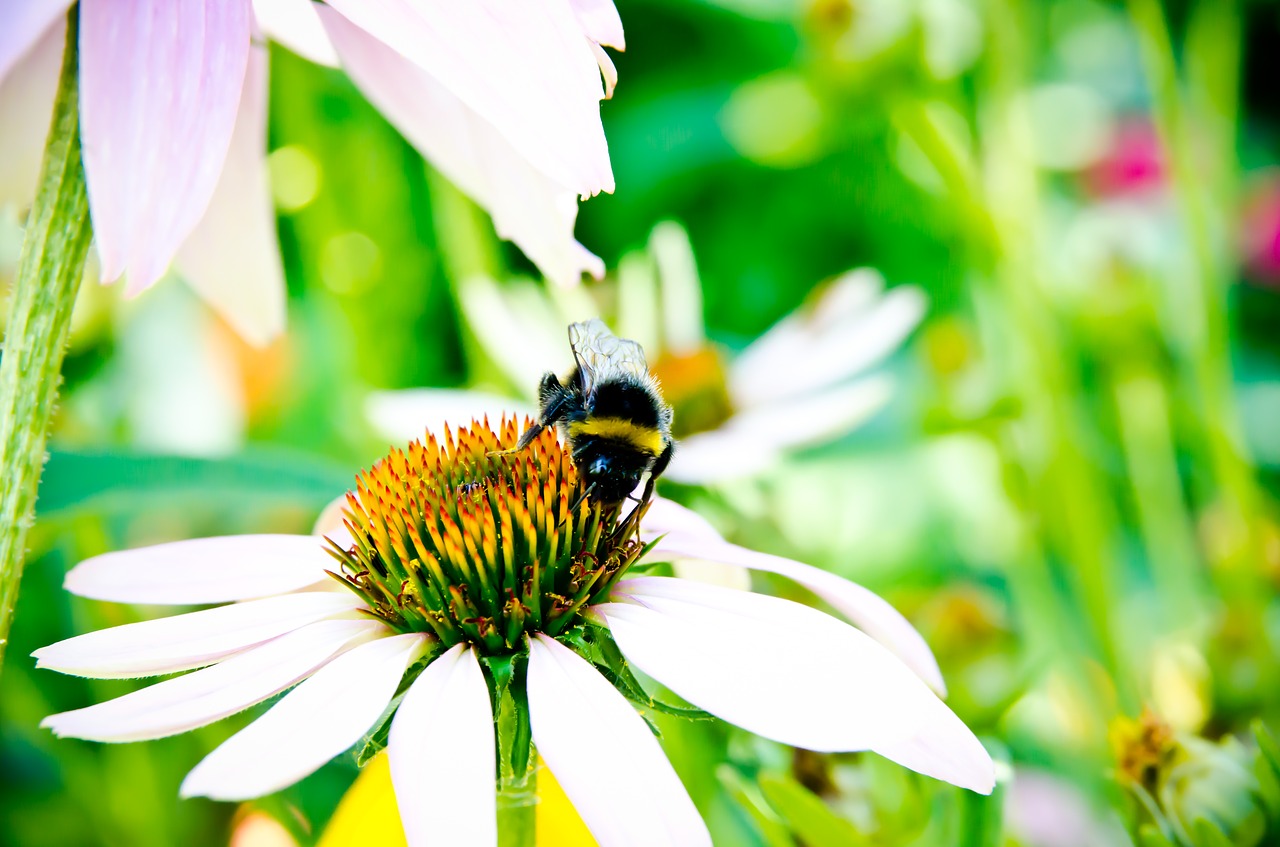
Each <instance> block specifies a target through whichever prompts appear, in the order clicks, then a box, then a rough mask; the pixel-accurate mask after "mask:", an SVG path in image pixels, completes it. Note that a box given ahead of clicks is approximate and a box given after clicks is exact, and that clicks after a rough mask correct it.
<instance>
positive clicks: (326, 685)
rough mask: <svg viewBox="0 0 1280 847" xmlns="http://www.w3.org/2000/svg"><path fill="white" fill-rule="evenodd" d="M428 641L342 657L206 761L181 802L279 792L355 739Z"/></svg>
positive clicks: (186, 784) (396, 642) (399, 638)
mask: <svg viewBox="0 0 1280 847" xmlns="http://www.w3.org/2000/svg"><path fill="white" fill-rule="evenodd" d="M426 639H427V636H425V635H417V634H411V635H393V636H390V637H388V638H379V639H378V640H376V641H372V642H370V643H368V644H361V645H360V646H359V647H356V648H355V649H353V650H351V651H349V652H346V653H343V654H342V655H341V656H339V657H338V658H336V659H334V660H333V661H331V662H329V663H328V664H327V665H325V666H324V667H322V668H320V670H318V671H316V672H315V674H313V675H312V676H311V677H310V678H308V679H307V680H306V681H304V682H303V683H302V684H301V685H299V686H298V687H297V688H295V689H293V690H292V691H290V692H289V693H288V694H286V695H285V696H284V698H283V699H281V700H280V702H278V703H276V704H275V705H274V706H272V707H271V709H270V710H269V711H268V712H267V713H266V714H265V715H263V716H262V717H260V718H258V719H257V720H256V721H254V722H253V723H251V724H249V725H248V726H247V727H245V728H244V729H242V730H240V731H239V732H237V733H236V734H235V735H233V736H231V737H230V738H228V739H227V740H226V741H224V742H223V743H222V745H221V746H220V747H218V748H217V749H216V750H214V751H213V752H212V753H210V754H209V755H208V756H205V758H204V760H203V761H202V762H200V764H198V765H196V766H195V768H194V769H192V771H191V773H189V774H187V778H186V779H185V780H183V782H182V789H181V793H182V796H183V797H210V798H212V799H214V800H248V799H251V798H253V797H261V796H263V795H264V794H270V793H271V792H273V791H279V790H280V789H281V788H284V787H285V786H287V785H292V784H293V783H295V782H297V781H298V780H300V779H302V778H303V777H305V776H308V775H309V774H311V773H313V772H314V771H316V770H317V769H318V768H319V767H320V766H321V765H323V764H324V763H325V762H327V761H329V760H330V759H332V758H333V757H334V756H336V755H338V754H339V753H341V752H342V751H343V750H346V749H347V748H348V747H350V746H351V745H352V744H355V743H356V742H357V741H359V740H360V736H361V735H363V734H364V733H365V732H367V731H368V730H369V728H370V727H371V726H373V724H374V722H375V721H376V720H377V719H378V717H379V715H381V714H382V712H383V711H384V710H385V709H386V708H387V705H388V704H389V703H390V702H391V698H392V697H393V696H395V693H396V687H397V686H398V685H399V684H400V679H401V677H403V676H404V672H405V670H407V669H408V667H409V665H411V664H413V662H414V661H415V660H416V659H417V658H418V657H419V656H421V655H422V652H423V650H424V649H425V647H426Z"/></svg>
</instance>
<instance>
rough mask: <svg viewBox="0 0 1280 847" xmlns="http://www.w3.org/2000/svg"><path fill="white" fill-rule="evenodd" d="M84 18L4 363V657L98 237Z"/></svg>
mask: <svg viewBox="0 0 1280 847" xmlns="http://www.w3.org/2000/svg"><path fill="white" fill-rule="evenodd" d="M78 21H79V12H78V7H72V9H71V11H70V12H68V13H67V41H66V47H65V48H64V52H63V58H62V76H61V78H60V80H59V82H58V96H57V100H56V101H55V103H54V109H53V123H52V125H51V126H50V129H49V139H48V142H47V143H46V146H45V153H44V164H43V166H42V169H41V173H40V188H39V191H38V193H37V194H36V199H35V203H34V205H33V206H32V207H31V213H30V215H29V216H28V219H27V233H26V240H25V241H24V242H23V245H22V257H21V259H20V261H19V264H18V276H17V279H16V280H15V281H14V284H13V296H12V299H11V300H10V303H9V321H8V325H7V326H6V327H5V336H4V338H5V344H4V356H3V358H2V359H0V478H3V479H4V481H5V482H4V485H3V486H0V660H3V658H4V647H5V645H6V644H7V643H8V636H9V623H10V621H11V620H12V619H13V606H14V603H15V602H16V601H17V599H18V584H19V582H20V581H21V579H22V565H23V559H24V557H25V555H26V539H27V530H28V528H29V527H30V525H31V520H32V515H33V514H34V511H35V502H36V490H37V488H38V486H39V484H40V472H41V470H42V469H43V467H44V459H45V452H44V448H45V438H46V436H47V433H48V429H49V418H50V415H51V414H52V412H53V406H54V403H55V402H56V401H57V399H58V386H59V384H60V383H61V381H62V377H61V371H62V357H63V354H64V353H65V351H66V346H67V336H68V334H69V332H70V330H71V309H72V307H73V306H74V305H75V301H76V292H77V291H78V290H79V288H80V279H81V277H82V276H83V275H84V261H85V256H86V254H87V253H88V250H89V239H90V236H91V234H92V229H91V227H90V224H89V201H88V197H87V196H86V194H85V184H84V168H83V166H82V164H81V160H80V113H79V91H78V84H77V56H76V35H77V32H78V29H79V28H78Z"/></svg>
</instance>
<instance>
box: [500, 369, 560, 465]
mask: <svg viewBox="0 0 1280 847" xmlns="http://www.w3.org/2000/svg"><path fill="white" fill-rule="evenodd" d="M568 402H569V389H567V388H565V387H564V386H563V385H561V384H560V380H559V379H557V378H556V375H555V374H553V373H546V374H544V375H543V377H542V382H540V383H538V407H539V412H538V421H537V422H536V423H534V424H532V425H530V426H529V428H528V429H526V430H525V431H524V432H523V433H521V434H520V440H519V441H517V442H516V446H515V447H512V448H511V449H510V450H497V451H495V453H498V454H502V453H519V452H520V451H521V450H524V449H525V448H526V447H528V446H529V445H530V444H532V443H533V439H535V438H537V437H538V436H539V435H541V434H542V431H543V430H544V429H546V428H547V427H551V426H555V425H556V424H557V423H558V422H559V421H560V419H561V418H562V417H564V412H565V408H566V405H567V404H568Z"/></svg>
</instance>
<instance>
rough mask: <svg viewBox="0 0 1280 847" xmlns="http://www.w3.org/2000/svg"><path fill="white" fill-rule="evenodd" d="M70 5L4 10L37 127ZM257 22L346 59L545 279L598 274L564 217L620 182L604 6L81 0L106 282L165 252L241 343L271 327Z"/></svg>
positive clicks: (10, 1)
mask: <svg viewBox="0 0 1280 847" xmlns="http://www.w3.org/2000/svg"><path fill="white" fill-rule="evenodd" d="M69 5H70V2H69V0H6V2H5V3H4V4H3V6H0V83H3V84H4V87H3V88H0V109H6V107H7V111H9V112H12V113H13V114H0V117H4V118H5V120H4V121H3V123H4V125H5V126H6V127H8V126H14V125H18V126H29V125H31V124H33V123H34V124H36V125H37V126H41V125H42V123H43V121H44V115H46V114H47V110H46V111H45V112H43V113H41V112H39V111H38V107H37V104H40V103H41V102H42V98H41V97H40V96H35V97H34V98H33V96H31V95H29V94H26V93H24V89H31V88H34V89H36V90H37V91H42V92H44V94H43V97H48V96H50V93H51V86H49V84H48V80H47V75H48V74H49V73H51V72H54V70H55V69H56V63H55V62H51V61H49V57H50V55H51V54H52V55H57V53H58V51H60V49H61V47H60V45H61V40H62V27H61V26H60V23H59V22H60V21H61V19H62V16H63V15H64V14H65V12H66V10H67V8H68V6H69ZM263 35H266V36H270V37H272V38H274V39H276V40H278V41H279V42H280V43H282V44H284V45H286V46H287V47H289V48H290V49H293V50H294V51H295V52H297V53H299V54H301V55H303V56H306V57H307V58H309V59H312V60H313V61H316V62H320V63H323V64H337V63H339V62H341V63H343V64H344V65H345V66H346V67H347V68H348V70H349V71H350V72H351V75H352V77H353V78H354V80H355V82H356V84H357V85H358V86H359V87H360V88H361V89H362V90H363V91H364V92H365V94H366V95H367V96H368V97H369V98H370V100H371V101H373V102H374V103H375V104H377V105H378V106H379V107H381V108H382V109H383V110H384V111H385V112H386V113H387V116H388V118H389V119H390V120H391V121H392V122H393V123H395V124H396V125H397V126H398V127H399V128H400V129H401V130H402V131H403V132H404V133H405V135H406V136H407V137H408V138H409V139H410V140H411V141H412V142H413V143H414V144H415V145H416V146H417V147H418V148H419V149H420V150H421V151H422V152H423V153H424V155H426V156H427V157H428V158H430V159H431V160H432V161H433V163H434V164H436V166H437V167H439V168H440V170H442V171H443V172H444V173H446V174H447V175H448V176H449V177H450V178H452V179H453V180H455V181H456V182H457V183H458V184H459V185H460V186H461V187H462V188H463V190H465V191H467V192H468V193H469V194H471V195H472V196H473V197H474V198H475V199H476V200H477V201H478V202H480V203H481V204H482V205H483V206H485V207H486V208H488V209H489V210H490V211H491V212H492V214H493V217H494V222H495V224H496V226H497V228H498V231H499V233H500V234H501V235H503V236H504V237H506V238H509V239H511V240H512V241H514V242H515V243H516V244H517V245H518V246H520V247H521V249H523V250H524V251H525V252H526V253H528V254H529V256H530V258H532V259H533V260H534V261H535V262H536V263H537V264H538V265H539V266H540V267H541V268H542V269H543V271H544V272H545V273H546V274H547V275H548V276H549V277H551V278H553V279H555V280H557V281H559V282H561V283H566V284H571V283H573V282H575V281H576V280H577V279H578V278H579V277H580V276H581V273H582V272H583V271H584V270H586V271H591V272H595V273H601V272H602V271H603V268H602V267H601V266H600V261H599V259H597V258H596V257H595V256H592V255H591V254H590V253H589V252H587V251H586V249H585V248H583V247H582V246H581V245H580V244H578V243H577V242H576V241H575V240H574V239H573V224H574V220H575V218H576V215H577V199H578V197H579V196H591V195H594V194H596V193H598V192H600V191H612V190H613V175H612V171H611V168H610V164H609V154H608V148H607V146H606V143H605V139H604V131H603V128H602V126H601V124H600V115H599V101H600V100H601V99H602V98H603V97H605V96H607V94H608V93H611V91H612V88H613V84H614V82H615V81H616V73H615V72H614V69H613V65H612V63H611V62H610V61H609V59H608V57H607V56H606V55H605V54H604V52H603V50H602V49H601V47H600V45H601V44H608V45H610V46H616V47H619V48H621V47H622V46H623V36H622V25H621V21H620V20H619V19H618V16H617V11H616V10H615V9H614V7H613V4H612V2H611V0H536V2H528V3H521V4H507V3H500V2H499V0H469V2H467V3H453V2H442V1H441V0H332V2H331V3H329V4H328V5H327V6H319V5H316V4H313V3H311V2H310V0H181V2H179V0H134V2H129V3H124V4H119V3H113V2H111V0H82V2H81V4H80V35H79V38H80V41H79V47H80V87H81V91H80V98H81V138H82V141H83V146H84V162H85V178H86V181H87V183H88V190H89V206H90V214H91V215H92V217H93V222H94V235H95V238H96V243H97V252H98V257H99V260H100V264H101V273H102V281H103V282H111V281H114V280H116V279H118V278H119V277H120V276H122V275H127V277H128V283H127V291H128V293H130V294H136V293H138V292H140V291H142V290H144V289H146V288H148V287H149V286H151V285H152V284H154V283H155V282H156V281H157V280H158V279H159V278H160V277H161V276H163V275H164V273H165V272H166V270H167V269H168V267H169V265H170V264H171V263H175V264H176V265H177V266H178V267H179V269H180V270H181V271H182V273H183V276H185V277H186V278H187V280H188V282H190V283H191V284H192V285H193V287H194V288H195V289H196V290H197V291H198V292H199V293H200V294H201V295H202V296H203V297H204V298H205V299H206V300H208V301H209V302H210V304H211V305H212V306H213V307H214V308H216V309H217V310H218V311H219V312H220V313H222V314H223V316H224V317H226V318H227V320H228V321H229V322H230V323H231V324H232V325H233V326H234V327H235V328H236V329H237V330H238V331H239V332H240V333H241V334H242V335H244V336H245V337H246V338H247V339H249V340H251V341H254V342H257V343H265V342H266V341H267V340H269V339H270V338H271V337H272V336H274V335H275V334H277V333H279V332H280V330H281V329H282V327H283V324H284V300H285V295H284V284H283V274H282V270H281V265H280V257H279V252H278V247H277V244H276V240H275V219H274V214H273V211H272V208H271V202H270V195H269V192H268V189H267V173H266V167H265V160H264V153H265V151H266V93H267V68H266V51H265V49H264V47H263V46H262V44H261V36H263ZM330 39H332V41H331V40H330ZM335 48H336V49H335ZM41 69H42V70H43V74H44V75H45V76H44V77H41ZM602 73H603V75H604V78H605V81H606V82H607V84H608V91H606V89H605V86H604V85H603V84H602V82H601V74H602ZM47 102H48V101H47V100H43V103H47ZM8 136H9V134H8V133H7V132H6V146H8V145H9V144H10V142H11V141H12V142H17V144H18V145H19V146H20V145H21V142H22V140H23V139H24V138H25V139H26V141H27V144H28V146H30V144H31V142H32V140H38V141H43V132H34V131H32V132H26V133H22V134H19V136H17V137H15V138H14V139H10V138H9V137H8ZM0 159H12V160H20V161H23V162H27V163H31V162H35V161H38V156H36V155H30V154H27V155H23V154H22V153H21V151H13V152H11V151H9V150H5V151H4V155H0ZM31 167H32V166H30V165H29V166H28V167H27V168H26V170H25V172H24V173H15V172H11V169H8V168H6V169H2V170H0V179H3V182H0V201H2V200H6V199H8V200H17V201H19V202H21V203H23V204H24V205H25V203H26V202H27V201H29V200H30V198H31V196H32V195H33V194H34V187H35V181H34V180H35V174H34V172H33V171H32V170H31Z"/></svg>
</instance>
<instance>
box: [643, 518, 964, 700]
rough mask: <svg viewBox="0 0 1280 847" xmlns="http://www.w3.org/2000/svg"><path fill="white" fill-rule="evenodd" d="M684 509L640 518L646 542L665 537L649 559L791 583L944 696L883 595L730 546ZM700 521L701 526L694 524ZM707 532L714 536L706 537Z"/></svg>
mask: <svg viewBox="0 0 1280 847" xmlns="http://www.w3.org/2000/svg"><path fill="white" fill-rule="evenodd" d="M659 504H660V505H659ZM689 511H690V510H688V509H686V508H685V507H683V506H681V505H680V504H678V503H674V502H672V501H670V500H661V501H655V502H654V505H652V506H651V507H650V509H649V512H648V513H647V514H646V515H645V519H644V521H643V525H642V533H643V535H644V537H645V538H656V537H657V536H658V535H661V534H663V533H666V535H665V537H663V538H662V539H661V540H660V541H659V542H658V544H657V547H656V548H655V550H654V552H653V554H651V555H655V556H659V557H660V556H662V555H664V554H665V555H667V556H672V557H680V558H693V559H707V560H709V561H713V562H723V563H724V564H727V565H736V566H738V567H743V568H751V569H753V570H758V571H767V572H768V573H775V574H778V575H779V576H785V577H786V578H788V579H791V580H794V581H795V582H798V583H800V584H801V585H803V586H804V587H805V588H807V589H809V590H810V591H812V592H813V593H814V594H817V595H818V596H819V597H821V598H822V599H823V600H825V601H826V602H827V603H830V604H831V606H832V608H834V609H835V610H836V611H838V612H839V613H840V614H842V615H844V616H845V617H846V618H848V619H849V620H850V621H852V622H853V623H855V624H857V626H858V627H859V628H861V629H862V630H864V631H865V632H866V633H867V634H868V635H870V636H871V637H872V638H874V639H875V640H877V641H879V642H880V643H881V644H883V645H884V646H886V647H888V648H889V649H890V650H892V651H893V652H894V653H895V654H896V655H897V656H898V658H899V659H901V660H902V661H904V662H906V663H907V665H908V667H910V668H911V669H912V670H913V671H915V672H916V673H917V674H918V675H919V676H920V678H921V679H923V680H924V681H925V682H926V683H928V684H929V687H930V688H932V689H933V690H934V691H936V692H938V694H940V695H942V696H944V697H945V696H946V693H947V685H946V683H945V682H944V681H943V679H942V672H941V671H940V670H939V669H938V661H937V659H935V658H934V656H933V651H932V650H930V649H929V645H928V644H927V643H925V640H924V638H923V637H921V635H920V633H919V632H917V631H916V628H915V627H913V626H912V625H911V623H910V622H909V621H908V620H907V619H906V618H905V617H903V616H902V613H901V612H899V611H898V610H897V609H895V608H893V606H891V605H890V604H889V602H888V601H887V600H885V599H884V598H883V597H881V596H879V595H878V594H876V593H875V592H873V591H870V590H868V589H866V588H864V587H862V586H861V585H858V584H857V583H856V582H850V581H849V580H847V579H845V578H844V577H841V576H837V575H835V574H833V573H830V572H828V571H824V570H822V569H821V568H815V567H813V566H812V565H806V564H804V563H803V562H797V561H795V560H793V559H786V558H783V557H782V556H773V555H770V554H769V553H761V552H758V551H756V550H749V549H747V548H746V547H740V546H738V545H737V544H730V543H729V542H727V541H725V540H724V539H723V538H721V537H720V536H719V535H718V534H714V533H715V530H714V529H712V528H711V527H710V525H709V524H706V522H705V521H703V520H702V518H701V517H698V516H697V515H695V516H694V518H689V517H688V515H687V514H684V513H688V512H689ZM699 522H701V523H702V524H703V526H699ZM708 530H709V531H710V532H711V533H713V534H710V535H709V534H707V532H708Z"/></svg>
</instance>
